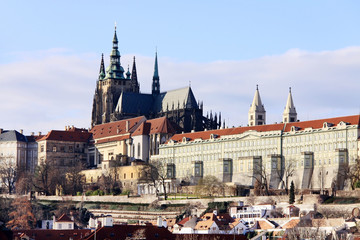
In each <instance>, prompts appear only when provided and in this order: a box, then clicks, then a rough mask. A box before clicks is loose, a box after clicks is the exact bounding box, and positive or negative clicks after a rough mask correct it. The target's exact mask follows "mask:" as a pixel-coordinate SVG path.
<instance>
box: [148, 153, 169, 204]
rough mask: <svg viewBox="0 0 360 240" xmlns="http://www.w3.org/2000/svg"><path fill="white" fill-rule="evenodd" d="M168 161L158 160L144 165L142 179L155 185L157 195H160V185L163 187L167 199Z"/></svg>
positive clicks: (152, 185)
mask: <svg viewBox="0 0 360 240" xmlns="http://www.w3.org/2000/svg"><path fill="white" fill-rule="evenodd" d="M165 164H166V163H164V162H162V161H160V160H157V161H152V162H151V163H150V164H147V165H145V166H144V169H143V177H142V180H143V181H145V182H147V183H148V185H149V186H151V187H154V188H155V191H156V195H157V196H158V195H159V192H160V187H162V189H163V193H164V198H165V200H167V189H166V180H167V179H169V178H168V173H167V168H166V165H165Z"/></svg>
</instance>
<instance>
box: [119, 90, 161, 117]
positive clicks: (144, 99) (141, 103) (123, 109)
mask: <svg viewBox="0 0 360 240" xmlns="http://www.w3.org/2000/svg"><path fill="white" fill-rule="evenodd" d="M153 103H154V98H153V96H152V95H151V94H143V93H132V92H123V93H122V94H121V95H120V97H119V101H118V103H117V106H116V111H118V112H120V113H124V114H135V115H148V114H149V113H150V112H151V111H152V108H153Z"/></svg>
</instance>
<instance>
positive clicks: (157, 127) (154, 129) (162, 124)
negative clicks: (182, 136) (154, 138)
mask: <svg viewBox="0 0 360 240" xmlns="http://www.w3.org/2000/svg"><path fill="white" fill-rule="evenodd" d="M175 132H176V130H175V128H174V127H173V126H172V124H171V122H170V121H169V120H168V119H167V118H166V117H161V118H155V119H151V120H146V122H143V123H142V124H141V125H140V126H139V127H138V128H137V129H136V130H135V131H134V133H133V134H132V135H133V136H138V135H149V134H155V133H173V134H174V133H175Z"/></svg>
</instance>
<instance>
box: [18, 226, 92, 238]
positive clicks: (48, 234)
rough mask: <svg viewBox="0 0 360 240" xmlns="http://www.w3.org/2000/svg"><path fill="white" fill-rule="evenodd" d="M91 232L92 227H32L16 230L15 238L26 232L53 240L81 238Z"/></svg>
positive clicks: (28, 234) (32, 235) (33, 236)
mask: <svg viewBox="0 0 360 240" xmlns="http://www.w3.org/2000/svg"><path fill="white" fill-rule="evenodd" d="M90 233H91V230H90V229H72V230H53V229H32V230H14V231H13V239H16V238H15V237H16V236H20V235H21V234H25V235H26V236H29V237H30V238H34V239H51V240H58V239H59V240H62V239H70V238H72V239H73V240H79V239H83V238H84V237H85V236H87V235H89V234H90Z"/></svg>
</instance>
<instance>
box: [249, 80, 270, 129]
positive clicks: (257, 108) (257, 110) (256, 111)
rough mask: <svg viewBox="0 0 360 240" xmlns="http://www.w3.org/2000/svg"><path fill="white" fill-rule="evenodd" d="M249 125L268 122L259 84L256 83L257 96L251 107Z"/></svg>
mask: <svg viewBox="0 0 360 240" xmlns="http://www.w3.org/2000/svg"><path fill="white" fill-rule="evenodd" d="M248 124H249V126H256V125H264V124H266V111H265V108H264V105H263V104H262V102H261V98H260V93H259V88H258V85H256V91H255V96H254V99H253V102H252V104H251V105H250V109H249V121H248Z"/></svg>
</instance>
